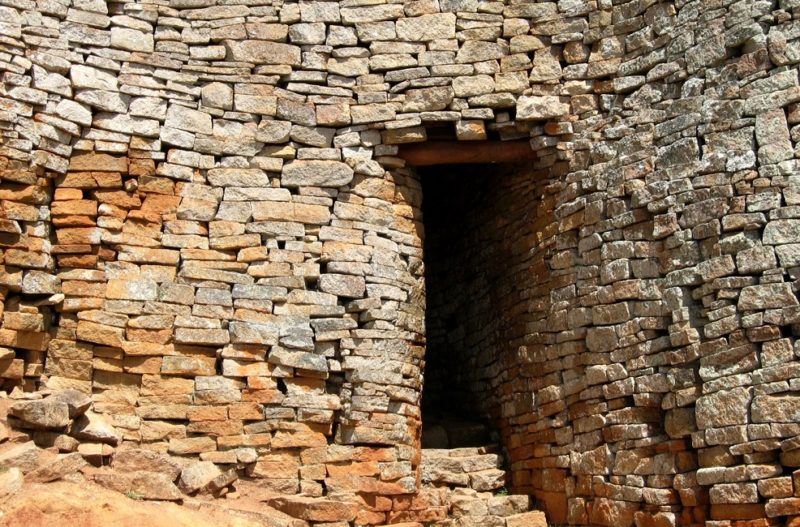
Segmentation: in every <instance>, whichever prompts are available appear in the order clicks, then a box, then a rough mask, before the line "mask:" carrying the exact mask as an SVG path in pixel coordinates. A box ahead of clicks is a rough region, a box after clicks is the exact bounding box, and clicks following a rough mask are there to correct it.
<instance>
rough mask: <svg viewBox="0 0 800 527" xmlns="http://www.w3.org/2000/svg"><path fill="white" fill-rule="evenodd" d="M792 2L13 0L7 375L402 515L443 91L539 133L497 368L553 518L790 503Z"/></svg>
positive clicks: (127, 440) (447, 98)
mask: <svg viewBox="0 0 800 527" xmlns="http://www.w3.org/2000/svg"><path fill="white" fill-rule="evenodd" d="M798 9H800V5H798V4H797V2H796V1H795V0H779V1H776V2H772V1H758V2H753V1H747V0H744V1H740V2H729V1H723V0H710V1H709V0H695V1H678V2H657V1H655V0H634V1H630V2H623V1H619V2H611V1H609V0H597V1H589V0H561V1H559V2H557V3H556V2H509V3H503V2H479V1H477V0H438V1H436V0H420V1H415V2H393V3H387V2H382V1H380V0H363V1H362V0H346V1H342V2H323V1H308V2H301V3H293V2H281V1H279V0H273V1H258V2H257V1H252V2H251V1H246V0H245V1H242V2H237V3H229V2H222V1H219V2H214V1H213V0H170V1H167V0H164V1H153V2H144V1H140V2H102V1H97V0H73V1H71V2H70V1H67V0H64V1H55V0H54V1H46V2H33V1H31V0H0V69H2V72H3V76H2V91H1V92H0V137H2V144H0V177H2V183H0V205H1V212H2V217H0V247H2V250H3V254H2V258H3V261H2V264H3V267H2V273H0V282H2V284H3V286H2V291H1V293H2V295H3V299H4V303H3V319H2V327H0V377H2V378H3V379H4V380H5V381H4V384H5V388H8V389H11V388H12V387H14V386H21V387H22V388H23V389H24V390H25V391H28V392H31V391H35V390H40V389H59V388H65V387H70V388H77V389H80V390H83V391H85V392H87V393H91V394H92V397H93V401H94V403H93V406H94V408H93V410H94V411H95V412H96V413H98V414H104V415H106V419H107V420H108V421H110V422H111V423H112V424H113V425H114V426H115V427H116V428H117V429H118V430H119V431H120V433H121V435H122V438H123V439H122V441H123V443H122V446H120V447H119V448H122V447H123V446H125V445H127V444H138V443H142V444H145V445H147V446H148V447H151V448H156V449H161V450H166V451H168V452H170V453H173V454H177V455H192V456H195V455H196V456H200V457H201V458H203V459H207V460H211V461H214V462H217V463H220V464H225V465H232V466H237V467H238V468H239V469H240V470H241V471H242V472H246V473H247V474H249V475H250V476H251V477H253V478H256V479H259V480H260V481H261V482H262V484H263V486H264V488H265V489H268V490H272V491H276V492H283V493H293V492H301V491H302V492H304V493H307V494H310V495H321V494H323V493H329V494H356V495H358V496H359V497H360V499H361V500H362V506H361V513H360V516H359V518H358V522H360V523H362V524H367V523H369V524H380V523H382V522H384V521H386V520H396V519H408V518H410V517H412V515H410V514H406V515H403V514H398V511H402V510H404V509H407V508H408V500H407V496H408V495H411V494H414V493H415V492H416V490H417V489H418V488H419V483H418V481H419V479H418V474H417V472H418V471H417V465H418V462H419V457H420V454H419V449H418V445H419V429H420V411H419V397H420V388H421V385H422V380H421V372H422V367H423V356H424V293H423V285H422V284H423V263H422V262H423V254H422V227H421V221H422V217H421V213H420V210H421V209H420V205H421V202H422V198H423V196H422V193H421V191H420V184H419V179H418V177H417V176H416V175H415V173H414V171H413V170H412V169H411V168H406V167H404V161H403V160H402V158H399V157H397V154H398V147H397V145H398V144H402V143H406V142H419V141H424V140H425V139H426V127H429V126H432V125H437V126H440V125H442V124H443V123H445V124H447V123H449V124H448V125H449V126H452V128H453V130H454V133H455V134H456V136H457V137H458V138H460V139H463V140H481V139H485V138H487V137H499V138H501V139H519V138H530V143H531V147H532V149H534V150H535V151H536V152H537V153H538V154H539V160H540V161H539V163H538V166H537V167H533V168H535V169H536V174H534V175H531V178H532V179H533V180H535V182H531V183H530V184H529V186H525V184H523V188H525V189H526V192H528V193H530V192H531V191H534V193H535V195H533V196H531V199H530V203H529V207H530V210H529V213H528V217H527V221H528V222H529V223H528V224H527V229H528V230H525V231H524V233H519V236H518V238H516V239H515V240H512V241H513V242H514V244H513V245H512V249H513V251H514V253H515V254H519V255H525V256H526V257H527V260H524V259H520V269H519V270H515V271H514V273H513V280H512V281H513V283H514V284H520V287H521V286H522V285H524V284H527V287H525V288H524V289H520V291H519V295H520V296H519V303H516V302H509V305H512V304H513V305H514V306H516V307H515V309H517V310H518V311H513V312H511V313H508V317H509V319H510V320H512V321H513V323H512V324H510V326H509V327H510V328H512V330H511V332H510V334H509V338H507V339H506V341H505V342H503V343H502V345H501V346H500V347H498V348H497V349H496V350H495V351H494V353H496V354H497V355H496V357H494V363H495V364H497V365H498V367H497V368H496V369H494V371H492V376H491V381H490V384H491V385H492V386H493V387H496V389H494V393H493V397H492V398H491V399H490V401H491V402H492V405H494V401H495V400H496V401H497V403H498V406H497V408H498V410H495V411H493V412H492V411H490V412H489V413H490V417H492V419H493V420H494V421H495V423H496V424H497V426H498V427H499V429H500V430H501V432H502V435H503V438H504V446H505V448H506V449H507V450H508V451H509V453H510V457H511V462H512V465H511V468H512V475H513V489H514V490H515V491H522V492H530V493H532V494H534V495H535V496H536V497H537V498H538V500H539V503H540V504H541V506H542V507H543V508H544V509H545V510H546V511H547V513H548V515H549V517H550V521H552V522H556V523H564V522H569V523H572V524H583V525H587V524H595V525H608V526H611V525H614V526H617V525H632V524H634V523H637V524H638V525H676V524H680V525H692V524H702V523H703V522H706V521H707V522H709V523H708V525H711V526H713V527H727V526H728V525H730V524H731V523H732V522H733V523H737V522H739V523H740V524H741V525H745V523H743V522H746V521H747V520H750V519H763V518H769V520H765V521H764V522H762V523H761V524H770V523H772V524H777V523H778V522H779V521H783V520H785V519H786V517H787V516H791V515H793V514H797V511H798V510H800V482H799V481H798V476H797V474H793V471H796V467H798V466H800V398H798V391H800V384H798V382H799V381H798V379H800V370H798V357H800V345H797V344H796V341H795V333H796V328H797V327H798V326H797V324H798V321H800V305H799V304H798V300H797V296H796V288H797V286H796V284H795V280H796V279H797V278H798V276H797V275H798V268H799V265H800V256H798V254H800V251H798V247H800V245H799V244H800V220H798V219H797V218H799V217H800V212H798V205H799V204H800V197H799V196H800V191H798V188H800V184H798V179H797V176H796V174H795V173H796V172H797V169H798V161H797V159H796V154H795V147H796V144H797V140H798V129H797V124H798V123H800V107H798V105H797V102H798V101H800V84H799V83H798V68H797V64H798V63H800V47H798V46H800V43H799V42H800V40H798V39H800V29H798V28H799V27H800V26H798V24H800V22H798V21H797V19H795V18H794V16H800V11H798ZM514 179H517V178H516V177H515V178H514ZM504 185H505V183H504ZM503 188H504V187H503V186H500V187H499V188H497V189H496V191H498V192H499V191H501V190H503ZM508 191H510V192H513V191H514V187H513V185H512V186H511V187H509V188H508ZM523 217H524V216H523ZM490 228H492V227H491V226H490V225H489V226H487V229H490ZM523 262H527V263H523ZM503 308H504V309H505V305H503ZM509 309H511V308H509ZM392 511H395V512H392Z"/></svg>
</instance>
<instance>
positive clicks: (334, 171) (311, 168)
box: [281, 161, 353, 187]
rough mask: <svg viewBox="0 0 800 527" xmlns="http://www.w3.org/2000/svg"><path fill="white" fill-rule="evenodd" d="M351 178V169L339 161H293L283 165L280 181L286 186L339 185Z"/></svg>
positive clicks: (344, 183) (348, 181) (345, 183)
mask: <svg viewBox="0 0 800 527" xmlns="http://www.w3.org/2000/svg"><path fill="white" fill-rule="evenodd" d="M352 180H353V169H352V168H350V167H349V166H347V165H346V164H345V163H341V162H339V161H293V162H291V163H287V164H285V165H283V172H282V174H281V183H282V184H283V185H285V186H287V187H301V186H317V187H341V186H344V185H347V184H348V183H350V181H352Z"/></svg>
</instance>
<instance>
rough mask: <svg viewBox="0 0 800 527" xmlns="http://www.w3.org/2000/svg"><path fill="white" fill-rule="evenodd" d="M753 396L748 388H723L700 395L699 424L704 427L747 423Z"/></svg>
mask: <svg viewBox="0 0 800 527" xmlns="http://www.w3.org/2000/svg"><path fill="white" fill-rule="evenodd" d="M751 397H752V395H751V393H750V390H748V389H747V388H733V389H731V390H721V391H719V392H715V393H712V394H709V395H705V396H703V397H700V398H699V399H698V400H697V410H696V415H697V426H698V427H699V428H700V429H704V428H711V427H718V426H731V425H742V424H747V423H748V409H749V405H750V400H751Z"/></svg>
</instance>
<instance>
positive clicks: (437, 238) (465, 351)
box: [419, 164, 509, 448]
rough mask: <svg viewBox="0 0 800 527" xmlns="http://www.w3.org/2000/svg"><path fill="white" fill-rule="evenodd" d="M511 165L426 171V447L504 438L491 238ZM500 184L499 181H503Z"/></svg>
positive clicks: (498, 263) (496, 270)
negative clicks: (495, 205) (495, 202)
mask: <svg viewBox="0 0 800 527" xmlns="http://www.w3.org/2000/svg"><path fill="white" fill-rule="evenodd" d="M508 170H509V166H508V165H505V164H469V165H438V166H429V167H423V168H420V169H419V174H420V177H421V180H422V193H423V207H422V208H423V221H424V224H425V256H424V259H425V285H426V302H427V306H426V352H425V373H424V385H423V392H422V393H423V395H422V422H423V432H422V444H423V447H424V448H460V447H473V446H482V445H487V444H490V443H497V442H499V437H498V435H497V434H496V433H495V432H493V430H492V427H491V424H490V421H491V419H490V418H491V413H492V408H493V406H496V405H497V403H498V401H499V398H498V397H497V394H495V393H493V390H494V389H495V388H496V387H495V386H493V385H492V379H493V378H494V377H496V372H495V371H493V367H496V359H497V350H496V346H495V344H496V342H497V333H498V331H499V329H498V326H499V324H500V323H499V320H500V318H501V317H499V316H498V313H497V312H496V308H497V306H496V302H495V297H496V294H497V291H495V290H494V288H496V287H497V285H498V283H499V280H497V277H498V275H500V274H502V273H503V272H504V270H503V267H502V258H501V257H500V255H498V254H497V250H496V248H497V246H498V244H497V243H495V241H494V240H488V239H487V236H491V235H490V234H489V233H490V232H491V229H492V228H493V227H494V225H493V223H497V222H498V221H499V222H502V218H494V217H493V216H494V215H495V214H496V212H491V211H490V210H489V209H490V207H487V202H486V200H487V196H489V195H490V192H489V190H490V189H491V188H492V186H493V185H496V184H497V178H501V177H503V172H507V171H508ZM495 188H496V187H495Z"/></svg>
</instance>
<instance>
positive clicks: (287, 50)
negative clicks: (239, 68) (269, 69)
mask: <svg viewBox="0 0 800 527" xmlns="http://www.w3.org/2000/svg"><path fill="white" fill-rule="evenodd" d="M224 43H225V47H226V48H227V50H228V58H230V59H231V60H236V61H241V62H251V63H255V64H287V65H289V66H299V65H300V48H299V47H298V46H292V45H289V44H282V43H279V42H270V41H267V40H245V41H241V42H237V41H234V40H225V41H224Z"/></svg>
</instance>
